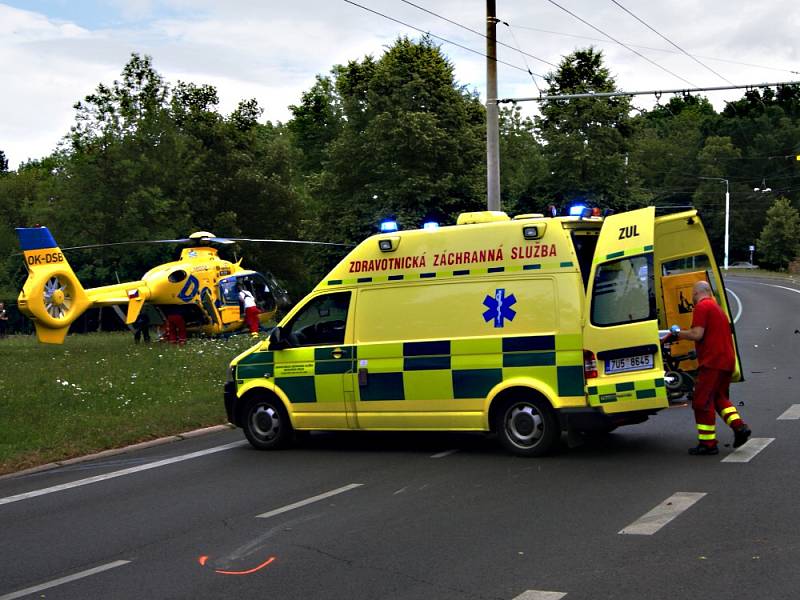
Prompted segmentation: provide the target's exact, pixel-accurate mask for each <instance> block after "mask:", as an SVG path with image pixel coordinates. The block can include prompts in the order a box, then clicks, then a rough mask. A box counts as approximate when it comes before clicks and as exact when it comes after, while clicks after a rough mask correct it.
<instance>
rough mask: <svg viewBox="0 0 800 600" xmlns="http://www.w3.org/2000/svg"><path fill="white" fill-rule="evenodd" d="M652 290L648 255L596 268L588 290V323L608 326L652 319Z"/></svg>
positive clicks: (654, 305) (649, 255)
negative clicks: (590, 314) (590, 315)
mask: <svg viewBox="0 0 800 600" xmlns="http://www.w3.org/2000/svg"><path fill="white" fill-rule="evenodd" d="M653 289H654V287H653V255H652V254H646V255H643V256H632V257H630V258H623V259H621V260H616V261H613V262H609V263H605V264H602V265H600V266H599V267H598V268H597V272H596V273H595V279H594V288H593V290H592V323H593V324H594V325H599V326H601V327H609V326H612V325H623V324H626V323H636V322H639V321H648V320H652V319H655V318H656V301H655V294H654V293H653Z"/></svg>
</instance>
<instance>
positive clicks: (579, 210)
mask: <svg viewBox="0 0 800 600" xmlns="http://www.w3.org/2000/svg"><path fill="white" fill-rule="evenodd" d="M587 208H588V206H586V205H585V204H573V205H572V206H570V207H569V216H570V217H580V216H581V215H582V214H583V211H584V210H585V209H587Z"/></svg>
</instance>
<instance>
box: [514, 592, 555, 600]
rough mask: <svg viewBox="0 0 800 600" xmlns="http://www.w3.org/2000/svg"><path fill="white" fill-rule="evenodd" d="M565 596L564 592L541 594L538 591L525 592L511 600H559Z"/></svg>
mask: <svg viewBox="0 0 800 600" xmlns="http://www.w3.org/2000/svg"><path fill="white" fill-rule="evenodd" d="M564 596H566V594H565V593H564V592H543V591H540V590H527V591H525V592H522V593H521V594H520V595H519V596H516V597H514V598H513V600H561V598H563V597H564Z"/></svg>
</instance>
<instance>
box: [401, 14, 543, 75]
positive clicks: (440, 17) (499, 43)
mask: <svg viewBox="0 0 800 600" xmlns="http://www.w3.org/2000/svg"><path fill="white" fill-rule="evenodd" d="M400 1H401V2H405V3H406V4H408V5H409V6H413V7H414V8H418V9H419V10H421V11H422V12H426V13H428V14H429V15H433V16H434V17H436V18H438V19H441V20H442V21H447V22H448V23H450V24H451V25H455V26H456V27H460V28H461V29H464V30H466V31H469V32H470V33H474V34H476V35H479V36H481V37H482V38H485V37H486V34H485V33H481V32H480V31H478V30H477V29H471V28H469V27H467V26H466V25H462V24H461V23H458V22H456V21H453V20H452V19H448V18H447V17H443V16H442V15H440V14H438V13H435V12H433V11H432V10H428V9H427V8H425V7H424V6H420V5H419V4H414V3H413V2H410V1H409V0H400ZM502 22H503V21H501V23H502ZM506 25H507V23H506ZM496 41H497V44H498V45H500V46H505V47H506V48H511V49H512V50H517V51H518V52H519V53H520V54H524V55H525V56H530V57H531V58H533V59H535V60H538V61H539V62H543V63H544V64H546V65H550V66H551V67H556V68H557V67H558V65H555V64H553V63H551V62H549V61H547V60H545V59H543V58H539V57H538V56H535V55H533V54H530V53H528V52H523V51H522V50H520V49H519V48H513V47H512V46H509V45H508V44H504V43H503V42H501V41H499V40H496Z"/></svg>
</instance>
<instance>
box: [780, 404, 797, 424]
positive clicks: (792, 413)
mask: <svg viewBox="0 0 800 600" xmlns="http://www.w3.org/2000/svg"><path fill="white" fill-rule="evenodd" d="M797 419H800V404H792V405H791V406H790V407H789V408H787V409H786V410H785V411H784V413H783V414H782V415H781V416H780V417H778V421H796V420H797Z"/></svg>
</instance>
